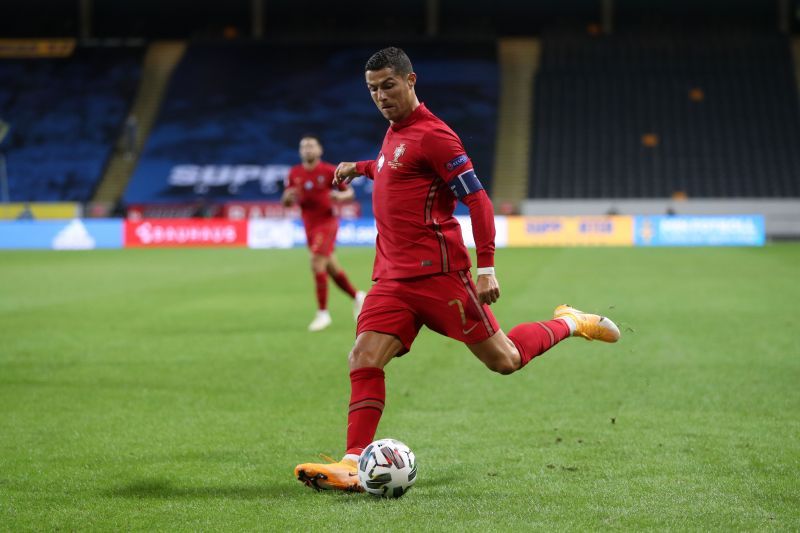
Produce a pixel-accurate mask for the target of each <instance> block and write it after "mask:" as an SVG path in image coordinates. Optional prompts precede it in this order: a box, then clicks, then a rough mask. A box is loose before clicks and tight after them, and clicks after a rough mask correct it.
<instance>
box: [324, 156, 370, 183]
mask: <svg viewBox="0 0 800 533" xmlns="http://www.w3.org/2000/svg"><path fill="white" fill-rule="evenodd" d="M359 176H366V177H368V178H369V179H374V176H375V161H357V162H352V161H350V162H342V163H339V164H338V165H337V166H336V171H335V172H334V174H333V183H334V185H340V184H343V183H344V184H346V183H350V182H351V181H353V179H355V178H357V177H359Z"/></svg>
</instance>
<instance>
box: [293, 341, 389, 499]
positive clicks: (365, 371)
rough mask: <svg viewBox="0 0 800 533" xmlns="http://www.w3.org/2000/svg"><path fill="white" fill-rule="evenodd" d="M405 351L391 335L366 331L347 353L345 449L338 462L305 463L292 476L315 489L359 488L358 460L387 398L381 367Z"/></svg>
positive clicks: (376, 425) (371, 438) (375, 426)
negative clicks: (347, 380)
mask: <svg viewBox="0 0 800 533" xmlns="http://www.w3.org/2000/svg"><path fill="white" fill-rule="evenodd" d="M403 351H404V347H403V343H402V342H400V340H399V339H398V338H397V337H395V336H393V335H386V334H384V333H377V332H375V331H366V332H364V333H361V334H359V335H358V337H357V338H356V343H355V345H354V346H353V349H352V351H351V352H350V357H349V363H350V387H351V389H350V407H349V410H348V414H347V452H346V453H345V456H344V457H343V458H342V460H341V461H336V462H331V463H304V464H300V465H297V467H295V469H294V473H295V477H297V479H299V480H300V481H302V482H303V483H305V484H306V485H307V486H309V487H312V488H315V489H318V490H319V489H333V490H345V491H354V492H355V491H360V490H361V488H360V486H359V484H358V472H357V462H358V456H359V454H360V453H361V451H362V450H363V449H364V448H365V447H366V446H367V445H368V444H369V443H370V442H372V440H373V439H374V438H375V431H376V430H377V428H378V422H380V419H381V415H382V414H383V407H384V402H385V398H386V385H385V382H384V374H383V368H384V367H385V366H386V365H387V364H389V362H390V361H391V360H392V358H394V357H395V356H396V355H397V354H399V353H402V352H403Z"/></svg>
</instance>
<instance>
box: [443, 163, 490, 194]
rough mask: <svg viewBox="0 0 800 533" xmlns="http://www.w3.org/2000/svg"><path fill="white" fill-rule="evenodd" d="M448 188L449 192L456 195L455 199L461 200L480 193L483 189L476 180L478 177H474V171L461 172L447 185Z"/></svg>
mask: <svg viewBox="0 0 800 533" xmlns="http://www.w3.org/2000/svg"><path fill="white" fill-rule="evenodd" d="M448 185H449V186H450V190H452V191H453V194H455V195H456V198H458V199H459V200H461V199H462V198H464V197H465V196H466V195H468V194H472V193H473V192H477V191H480V190H481V189H483V185H481V182H480V181H479V180H478V176H476V175H475V171H474V170H472V169H470V170H466V171H464V172H462V173H461V174H459V175H458V176H456V177H455V178H453V179H452V180H450V183H448Z"/></svg>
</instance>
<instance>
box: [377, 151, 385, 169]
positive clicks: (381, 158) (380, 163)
mask: <svg viewBox="0 0 800 533" xmlns="http://www.w3.org/2000/svg"><path fill="white" fill-rule="evenodd" d="M385 162H386V158H385V157H383V153H381V156H380V157H379V158H378V172H380V171H381V169H382V168H383V164H384V163H385Z"/></svg>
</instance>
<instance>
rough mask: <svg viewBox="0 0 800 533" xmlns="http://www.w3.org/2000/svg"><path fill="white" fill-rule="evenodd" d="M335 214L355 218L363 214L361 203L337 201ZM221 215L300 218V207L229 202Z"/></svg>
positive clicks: (231, 216)
mask: <svg viewBox="0 0 800 533" xmlns="http://www.w3.org/2000/svg"><path fill="white" fill-rule="evenodd" d="M333 214H334V215H336V216H338V217H341V218H344V219H353V218H358V217H360V216H361V205H360V204H359V203H358V202H352V201H351V202H341V203H339V202H335V203H334V204H333ZM219 216H222V217H225V218H228V219H230V220H245V219H251V218H300V208H299V207H298V206H296V205H293V206H291V207H284V206H283V205H281V203H280V202H268V201H263V202H251V201H247V202H245V201H242V202H227V203H225V204H223V205H222V210H221V212H220V214H219Z"/></svg>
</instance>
